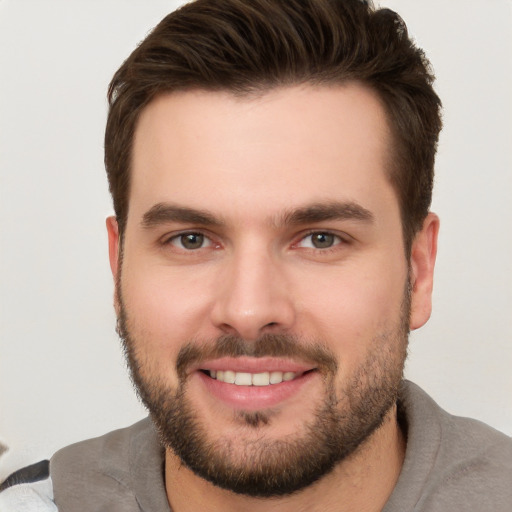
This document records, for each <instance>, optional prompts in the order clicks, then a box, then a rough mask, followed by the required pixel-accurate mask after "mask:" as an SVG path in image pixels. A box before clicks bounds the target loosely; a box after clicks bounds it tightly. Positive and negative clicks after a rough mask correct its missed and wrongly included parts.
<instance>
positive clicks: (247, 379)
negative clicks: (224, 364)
mask: <svg viewBox="0 0 512 512" xmlns="http://www.w3.org/2000/svg"><path fill="white" fill-rule="evenodd" d="M234 383H235V384H236V385H237V386H250V385H251V384H252V375H251V374H250V373H243V372H237V373H236V377H235V380H234Z"/></svg>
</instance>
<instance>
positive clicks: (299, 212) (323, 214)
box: [277, 201, 374, 225]
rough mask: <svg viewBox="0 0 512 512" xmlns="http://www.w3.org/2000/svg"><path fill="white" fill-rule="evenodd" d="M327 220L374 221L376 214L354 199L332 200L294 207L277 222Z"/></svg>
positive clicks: (308, 222) (291, 223)
mask: <svg viewBox="0 0 512 512" xmlns="http://www.w3.org/2000/svg"><path fill="white" fill-rule="evenodd" d="M326 220H357V221H362V222H365V223H372V222H373V221H374V215H373V213H372V212H371V211H370V210H367V209H366V208H364V207H363V206H361V205H360V204H357V203H355V202H353V201H349V202H338V201H331V202H328V203H314V204H312V205H308V206H305V207H302V208H296V209H293V210H291V211H289V212H286V213H285V214H284V215H283V216H282V218H281V219H280V222H278V223H277V224H284V225H299V224H314V223H316V222H323V221H326Z"/></svg>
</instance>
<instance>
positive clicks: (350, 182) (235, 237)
mask: <svg viewBox="0 0 512 512" xmlns="http://www.w3.org/2000/svg"><path fill="white" fill-rule="evenodd" d="M390 145H391V144H390V138H389V133H388V129H387V125H386V119H385V114H384V111H383V109H382V107H381V105H380V103H379V101H378V100H377V99H376V97H375V95H374V94H373V93H371V92H370V91H368V90H367V89H365V88H363V87H362V86H359V85H346V86H343V87H341V86H339V87H332V88H313V87H295V88H282V89H277V90H274V91H270V92H268V93H266V94H264V95H262V96H260V97H255V98H235V97H234V96H232V95H230V94H229V93H224V92H222V93H221V92H205V91H189V92H180V93H174V94H170V95H166V96H161V97H159V98H157V99H156V100H154V101H153V102H152V103H151V104H150V105H149V106H148V107H147V108H146V109H145V110H144V111H143V113H142V116H141V118H140V121H139V123H138V126H137V130H136V136H135V141H134V148H133V162H132V184H131V191H130V197H129V205H130V209H129V214H128V218H127V225H126V231H125V235H124V245H123V258H122V268H120V269H118V268H117V261H116V252H117V244H118V239H117V235H116V230H115V225H114V223H113V222H111V223H110V230H109V235H110V242H111V261H112V266H113V270H114V273H115V274H116V276H117V281H118V283H117V286H118V289H117V298H118V301H117V302H118V304H117V306H118V314H119V316H120V320H121V322H120V323H121V334H122V335H123V337H124V339H125V343H126V345H127V351H128V355H129V360H130V365H131V369H132V373H133V375H134V379H135V381H136V384H137V386H138V388H139V390H140V393H141V396H142V397H143V399H144V401H145V402H146V404H147V405H148V407H149V409H150V411H151V413H152V416H153V418H154V420H155V422H156V423H157V426H158V427H159V429H160V431H161V433H162V435H163V438H164V441H165V442H166V444H167V445H168V447H169V448H170V449H172V453H174V454H177V455H178V456H180V457H181V458H182V459H183V461H184V462H185V464H186V465H187V466H189V467H190V468H191V469H192V470H193V471H195V472H196V473H197V474H198V475H200V476H202V477H203V478H206V479H209V480H211V481H213V482H214V483H216V484H217V485H220V486H223V487H228V488H231V489H232V490H234V491H236V492H241V493H246V494H252V495H261V496H267V495H273V494H284V493H287V492H292V491H294V490H297V489H300V488H302V487H304V486H306V485H308V484H310V483H311V482H313V481H314V480H316V479H318V478H319V477H320V476H322V474H325V473H327V472H328V471H329V470H330V469H332V467H333V466H334V465H335V464H336V462H338V461H339V460H342V459H343V458H344V457H346V456H348V455H349V454H350V453H352V452H353V451H354V450H356V449H357V447H358V446H359V445H360V444H361V443H362V442H363V441H364V440H365V439H367V438H369V437H370V436H371V434H372V433H373V432H374V431H375V429H377V428H378V427H379V425H380V424H381V423H382V420H383V418H384V417H385V416H386V415H389V414H390V411H391V410H392V407H393V405H394V402H395V399H396V392H397V387H398V385H399V382H400V379H401V375H402V369H403V363H404V359H405V352H406V345H407V333H408V329H409V321H410V305H411V300H412V301H413V313H412V315H413V317H412V319H411V322H412V324H413V326H417V325H419V324H421V323H423V321H424V319H423V317H421V311H423V310H422V308H416V307H415V302H414V300H415V287H414V285H413V286H411V290H412V296H411V294H410V293H409V291H411V290H409V262H408V261H406V258H405V256H404V246H403V240H402V228H401V223H400V212H399V205H398V202H397V198H396V195H395V193H394V191H393V189H392V187H391V185H390V184H389V182H388V179H387V177H386V166H387V159H388V158H389V152H388V148H389V147H390ZM412 268H413V274H414V269H415V266H414V263H413V266H412ZM414 278H415V277H414V276H412V279H413V280H414ZM423 309H424V308H423ZM417 311H420V313H418V312H417ZM418 315H419V316H418ZM423 316H424V315H423ZM233 381H234V382H233ZM169 453H171V452H169Z"/></svg>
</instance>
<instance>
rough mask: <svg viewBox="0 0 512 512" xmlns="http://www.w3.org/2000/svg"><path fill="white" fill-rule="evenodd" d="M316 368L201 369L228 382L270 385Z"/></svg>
mask: <svg viewBox="0 0 512 512" xmlns="http://www.w3.org/2000/svg"><path fill="white" fill-rule="evenodd" d="M312 371H314V370H308V371H305V372H280V371H272V372H270V371H269V372H260V373H248V372H235V371H232V370H207V369H203V370H201V372H202V373H204V374H205V375H207V376H208V377H210V378H212V379H214V380H217V381H220V382H224V383H226V384H235V385H237V386H270V385H274V384H281V383H282V382H289V381H292V380H295V379H297V378H299V377H302V376H303V375H305V374H307V373H311V372H312Z"/></svg>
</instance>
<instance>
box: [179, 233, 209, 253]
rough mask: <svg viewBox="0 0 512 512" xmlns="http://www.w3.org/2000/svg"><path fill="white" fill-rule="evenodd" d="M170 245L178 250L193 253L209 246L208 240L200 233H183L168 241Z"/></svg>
mask: <svg viewBox="0 0 512 512" xmlns="http://www.w3.org/2000/svg"><path fill="white" fill-rule="evenodd" d="M170 243H171V244H172V245H174V246H176V247H178V248H180V249H186V250H187V251H193V250H196V249H202V248H203V247H207V246H209V245H210V240H209V239H208V238H206V237H205V236H204V235H203V234H201V233H183V234H181V235H177V236H175V237H173V238H172V239H171V240H170Z"/></svg>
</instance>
